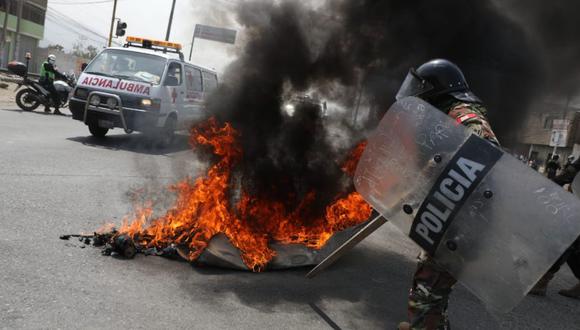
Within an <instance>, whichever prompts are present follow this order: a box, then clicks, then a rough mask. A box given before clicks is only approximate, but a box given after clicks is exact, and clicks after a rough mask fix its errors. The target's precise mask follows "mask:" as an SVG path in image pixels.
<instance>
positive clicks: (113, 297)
mask: <svg viewBox="0 0 580 330" xmlns="http://www.w3.org/2000/svg"><path fill="white" fill-rule="evenodd" d="M3 108H4V109H3V110H0V206H1V207H0V222H1V223H0V328H2V329H56V328H60V329H103V328H109V329H255V328H259V329H331V328H333V327H334V328H335V329H337V328H341V329H395V328H396V324H397V323H398V322H399V321H401V320H404V319H405V315H406V310H405V309H406V294H407V291H408V286H409V284H410V281H411V274H412V272H413V269H414V267H415V266H414V259H415V256H416V255H417V254H418V249H417V248H415V247H414V246H413V245H412V244H411V243H409V242H408V241H407V240H406V239H405V238H404V237H402V235H401V234H399V233H398V232H397V231H395V230H393V229H392V228H391V227H390V225H385V226H384V227H383V228H382V229H380V230H379V231H377V232H376V233H375V234H373V235H372V236H371V237H370V238H369V239H367V240H366V241H365V242H363V243H362V244H361V245H359V246H358V247H357V248H356V249H355V250H353V251H352V252H351V253H350V254H349V255H347V256H346V257H344V258H343V259H342V260H341V261H340V262H339V263H337V264H336V265H334V266H333V267H332V268H330V269H329V270H328V271H326V272H325V273H323V274H321V275H320V276H319V277H317V278H316V279H314V280H306V279H305V278H304V275H305V274H306V272H307V271H308V270H307V269H298V270H293V271H278V272H270V273H261V274H253V273H246V272H238V271H228V270H221V269H212V268H193V267H191V266H189V265H188V264H186V263H182V262H175V261H169V260H166V259H162V258H157V257H143V256H140V257H137V258H136V259H134V260H130V261H125V260H119V259H114V258H111V257H104V256H101V254H100V250H98V249H95V248H91V247H88V248H82V244H81V243H80V242H78V241H74V240H73V241H69V242H66V241H61V240H59V238H58V237H59V235H61V234H66V233H78V232H81V231H89V232H90V231H91V230H94V229H96V228H98V227H99V226H101V225H102V224H104V223H106V222H116V223H119V222H120V221H121V219H122V217H123V215H125V214H126V213H127V212H128V211H129V210H130V206H131V205H130V204H131V203H130V199H129V197H128V192H129V191H134V190H135V189H139V188H143V187H145V188H146V189H147V191H149V192H152V193H153V195H154V196H161V197H164V194H162V193H161V191H162V189H161V187H163V186H164V185H166V184H168V183H171V182H174V181H175V180H177V179H178V178H181V177H184V176H185V175H196V173H198V172H199V171H200V168H203V164H201V163H200V162H198V161H197V160H196V159H195V157H194V156H193V154H192V153H191V152H190V151H189V150H188V147H187V143H186V140H187V139H186V137H182V138H180V139H179V140H178V142H177V143H176V144H175V145H174V146H171V147H170V148H168V149H167V150H153V149H151V148H150V147H149V146H148V145H147V143H145V142H144V139H143V138H142V137H141V136H139V135H131V136H126V135H112V136H111V137H110V138H109V139H108V140H106V142H99V141H98V140H95V139H93V138H90V137H88V130H87V129H86V127H85V126H84V125H83V124H81V123H79V122H76V121H73V120H72V119H71V118H69V117H59V116H51V115H44V114H40V113H23V112H20V111H17V110H11V109H14V107H3ZM490 271H493V270H490ZM573 284H575V280H574V278H573V276H572V275H571V273H570V272H569V270H568V269H567V268H566V269H564V270H563V271H562V272H561V273H560V274H558V276H557V278H556V280H555V281H554V282H553V285H551V287H550V291H549V295H548V296H547V297H546V298H535V297H528V298H526V299H525V300H524V302H523V303H522V304H521V305H520V306H519V307H518V308H517V309H516V310H515V311H514V312H512V313H510V314H509V315H505V316H502V317H500V318H496V317H494V316H492V315H491V314H489V313H487V312H486V311H485V309H484V307H483V306H482V305H481V304H480V303H479V302H478V300H477V298H475V297H474V296H473V295H471V294H470V293H469V292H467V291H466V290H465V289H464V288H463V287H461V286H458V287H457V289H456V291H455V293H454V295H453V299H452V301H451V306H450V318H451V320H452V324H453V327H454V329H498V328H502V329H572V328H579V327H580V313H578V310H579V308H580V301H574V300H570V299H566V298H563V297H560V296H559V295H557V294H556V292H557V290H558V289H560V288H567V287H569V286H572V285H573Z"/></svg>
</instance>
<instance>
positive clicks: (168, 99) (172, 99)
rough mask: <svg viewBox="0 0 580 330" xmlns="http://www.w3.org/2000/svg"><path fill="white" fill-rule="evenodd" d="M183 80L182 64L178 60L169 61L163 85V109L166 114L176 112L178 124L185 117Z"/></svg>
mask: <svg viewBox="0 0 580 330" xmlns="http://www.w3.org/2000/svg"><path fill="white" fill-rule="evenodd" d="M184 85H185V84H184V81H183V65H182V64H181V63H179V62H170V63H169V64H168V66H167V73H166V75H165V81H164V83H163V86H164V87H165V88H164V89H165V95H164V97H163V102H162V103H163V105H164V108H165V109H167V110H166V111H164V112H165V113H167V114H170V113H173V112H176V113H177V120H178V126H180V123H181V122H182V121H183V120H184V119H186V117H187V115H186V113H185V111H184V108H183V105H184V99H185V87H184Z"/></svg>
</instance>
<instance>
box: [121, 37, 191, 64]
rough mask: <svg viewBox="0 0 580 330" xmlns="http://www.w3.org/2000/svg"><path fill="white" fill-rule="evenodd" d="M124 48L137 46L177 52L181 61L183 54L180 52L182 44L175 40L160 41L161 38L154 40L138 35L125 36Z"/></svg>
mask: <svg viewBox="0 0 580 330" xmlns="http://www.w3.org/2000/svg"><path fill="white" fill-rule="evenodd" d="M125 47H126V48H128V47H139V48H145V49H151V50H155V51H163V52H170V53H176V54H179V58H180V59H181V60H182V61H183V60H184V56H183V53H182V52H181V49H182V48H183V46H182V45H181V44H178V43H176V42H169V41H162V40H154V39H144V38H139V37H127V44H126V45H125Z"/></svg>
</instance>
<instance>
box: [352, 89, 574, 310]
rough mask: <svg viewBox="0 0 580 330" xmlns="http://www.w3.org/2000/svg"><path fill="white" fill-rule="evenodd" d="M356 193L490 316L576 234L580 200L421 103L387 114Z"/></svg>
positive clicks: (514, 300) (515, 299)
mask: <svg viewBox="0 0 580 330" xmlns="http://www.w3.org/2000/svg"><path fill="white" fill-rule="evenodd" d="M355 185H356V188H357V190H358V191H359V192H360V193H361V194H362V195H363V196H364V198H365V199H366V200H367V201H368V202H369V203H370V204H371V205H372V206H373V207H374V208H375V209H376V210H377V211H379V212H380V213H381V214H382V215H383V216H384V217H385V218H387V219H389V221H390V222H392V223H393V224H394V225H395V226H397V227H398V228H399V229H400V230H402V231H403V232H404V233H405V234H407V235H409V237H410V238H411V239H412V240H413V241H415V242H416V243H417V244H418V245H419V246H421V247H422V248H423V249H424V250H425V251H426V252H427V253H428V254H430V255H431V257H432V258H434V259H435V260H436V262H437V263H438V264H439V265H441V266H442V267H444V268H445V269H447V270H448V271H449V272H450V273H451V274H452V275H453V276H455V277H456V278H457V279H458V280H459V281H460V282H461V283H462V284H463V285H465V286H466V287H467V288H468V289H469V290H470V291H471V292H473V293H474V294H475V295H476V296H478V297H479V298H480V299H481V300H482V301H483V302H484V303H485V304H486V306H487V307H488V308H489V309H490V310H492V311H494V312H508V311H510V310H511V309H513V308H514V307H515V306H516V305H517V304H518V303H519V302H520V301H521V300H522V299H523V297H524V296H525V295H526V294H527V292H528V291H529V290H530V289H531V288H532V287H533V286H534V284H535V283H536V282H537V281H538V280H539V279H540V278H541V277H542V275H544V274H545V272H546V271H547V270H548V269H549V268H550V267H551V266H552V264H553V263H554V262H555V261H556V260H557V259H558V258H559V257H560V256H561V254H562V253H563V252H564V251H565V250H566V249H567V248H568V247H569V246H570V245H571V244H572V243H573V242H574V241H575V240H576V238H577V237H578V236H579V235H580V200H579V199H578V198H577V197H575V196H574V195H572V194H570V193H568V192H566V191H565V190H564V189H562V187H560V186H558V185H556V184H554V183H553V182H551V181H550V180H548V179H546V178H544V177H543V176H542V175H540V174H538V173H537V172H536V171H533V170H532V169H530V168H529V167H527V166H525V165H524V164H522V163H521V162H520V161H518V160H517V159H515V158H513V157H512V156H510V155H508V154H505V153H503V151H501V150H500V149H499V148H497V147H495V146H494V145H492V144H491V143H489V142H487V141H485V140H483V139H481V138H479V137H477V136H475V135H472V134H471V132H470V131H469V130H468V129H466V128H465V126H463V125H460V124H459V123H457V122H455V121H454V120H452V119H451V118H449V117H448V116H446V115H445V114H444V113H442V112H441V111H439V110H437V109H435V108H433V107H432V106H430V105H429V104H427V103H425V102H423V101H421V100H420V99H417V98H406V99H403V100H400V101H399V102H397V103H396V104H394V105H393V107H392V108H391V109H390V110H389V111H388V112H387V114H386V115H385V117H384V119H383V120H382V121H381V123H380V125H379V127H378V129H377V131H376V132H375V134H374V135H373V136H372V137H371V139H370V140H369V145H368V147H367V149H366V151H365V153H364V155H363V157H362V158H361V161H360V163H359V166H358V168H357V173H356V176H355Z"/></svg>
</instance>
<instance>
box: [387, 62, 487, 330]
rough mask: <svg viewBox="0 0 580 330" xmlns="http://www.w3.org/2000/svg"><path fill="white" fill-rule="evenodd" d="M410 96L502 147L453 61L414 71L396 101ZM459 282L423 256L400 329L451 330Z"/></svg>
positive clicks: (483, 108) (426, 66)
mask: <svg viewBox="0 0 580 330" xmlns="http://www.w3.org/2000/svg"><path fill="white" fill-rule="evenodd" d="M408 96H415V97H419V98H421V99H423V100H425V101H426V102H428V103H430V104H431V105H433V106H435V107H436V108H438V109H439V110H441V111H443V112H444V113H446V114H448V115H449V116H450V117H451V118H453V119H454V120H456V121H457V122H458V123H459V124H462V125H465V126H467V127H468V128H469V129H471V130H472V131H473V133H475V134H476V135H478V136H480V137H482V138H484V139H486V140H488V141H489V142H491V143H493V144H495V145H497V146H499V142H498V140H497V138H496V136H495V134H494V132H493V130H492V129H491V126H490V124H489V122H488V119H487V117H486V115H487V110H486V108H485V107H484V105H483V102H482V101H481V100H480V99H479V98H478V97H477V96H476V95H475V94H474V93H473V92H472V91H471V89H470V88H469V85H468V84H467V81H466V79H465V76H464V75H463V72H462V71H461V69H459V67H458V66H457V65H455V64H453V63H452V62H450V61H448V60H445V59H436V60H431V61H429V62H427V63H425V64H423V65H421V66H420V67H419V68H418V69H411V70H410V71H409V73H408V75H407V77H406V79H405V80H404V82H403V84H402V86H401V88H400V90H399V92H398V94H397V100H399V99H401V98H404V97H408ZM456 282H457V280H456V279H455V278H454V277H453V276H452V275H451V274H449V273H448V272H447V271H446V270H444V269H443V268H442V267H440V266H439V265H437V263H436V262H435V261H434V260H433V259H432V258H431V257H429V256H428V255H427V254H426V253H424V252H423V253H421V255H420V256H419V264H418V267H417V271H416V272H415V275H414V277H413V285H412V287H411V290H410V292H409V301H408V314H409V322H402V323H401V324H399V329H401V330H406V329H427V330H432V329H448V328H449V320H448V318H447V305H448V301H449V295H450V294H451V291H452V289H453V286H454V285H455V283H456Z"/></svg>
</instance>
